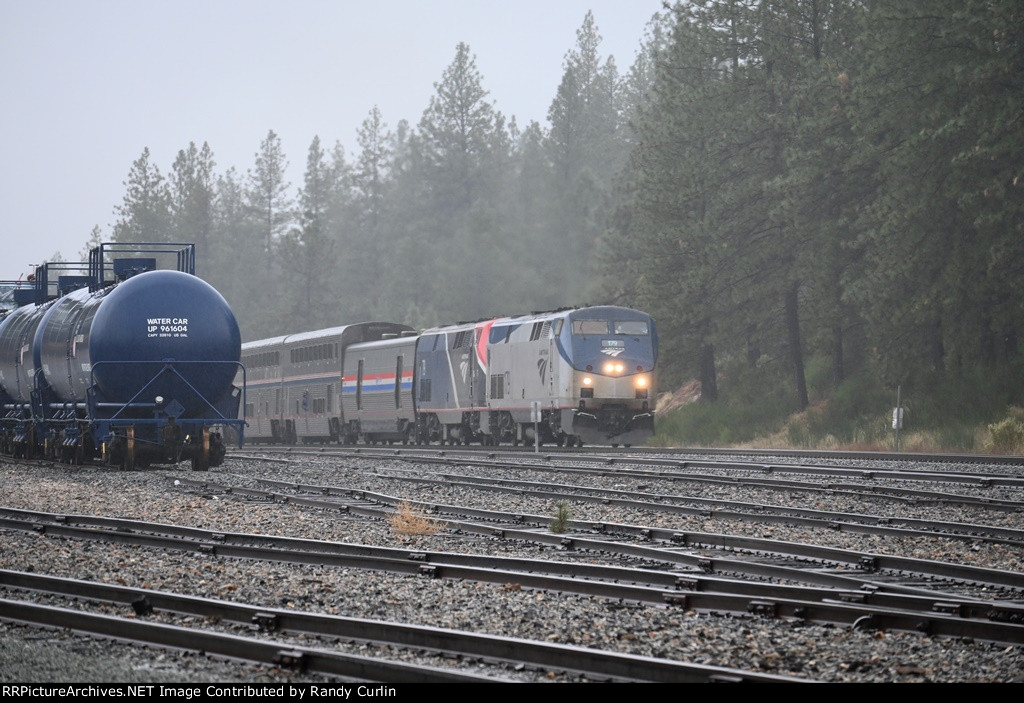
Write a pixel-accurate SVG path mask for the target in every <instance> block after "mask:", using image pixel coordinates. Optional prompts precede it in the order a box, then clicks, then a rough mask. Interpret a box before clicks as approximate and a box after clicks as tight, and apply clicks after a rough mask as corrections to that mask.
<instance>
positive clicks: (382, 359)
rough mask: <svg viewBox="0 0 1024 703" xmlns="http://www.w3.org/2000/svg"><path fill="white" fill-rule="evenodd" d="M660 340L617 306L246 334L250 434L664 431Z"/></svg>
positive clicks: (477, 437)
mask: <svg viewBox="0 0 1024 703" xmlns="http://www.w3.org/2000/svg"><path fill="white" fill-rule="evenodd" d="M657 350H658V339H657V333H656V331H655V328H654V324H653V321H652V320H651V317H650V316H649V315H647V314H646V313H643V312H639V311H637V310H631V309H628V308H621V307H613V306H600V307H588V308H578V309H571V310H559V311H553V312H545V313H533V314H530V315H520V316H515V317H502V318H497V319H492V320H485V321H480V322H473V323H460V324H457V325H450V326H445V327H437V328H434V329H428V330H425V331H423V332H421V333H419V334H417V333H416V332H414V331H413V330H411V329H410V328H408V327H405V326H403V325H393V324H390V323H377V322H373V323H361V324H358V325H349V326H346V327H339V328H333V329H329V330H321V331H318V332H310V333H303V334H301V335H291V336H287V337H278V338H274V339H267V340H260V341H257V342H249V343H247V344H244V345H243V346H242V357H243V358H242V361H243V364H244V365H245V366H246V368H247V369H249V386H250V393H249V400H250V404H249V407H248V408H247V410H248V412H247V413H246V415H247V417H248V419H249V430H248V437H249V439H250V440H256V441H260V440H263V441H272V442H273V441H278V442H297V441H302V442H323V441H337V442H342V443H353V442H356V441H359V440H362V441H366V442H384V441H386V442H394V441H401V442H405V443H408V442H417V443H431V442H441V443H448V444H461V443H469V442H480V443H483V444H497V443H501V442H505V443H512V444H517V443H519V442H531V443H532V442H533V441H535V440H536V439H538V438H536V437H535V436H534V432H535V429H534V428H535V427H536V428H537V430H536V431H538V432H539V433H540V437H539V440H540V441H541V442H547V443H555V444H558V445H563V444H568V445H570V446H572V445H579V444H583V443H601V444H634V443H638V442H641V441H643V440H644V439H646V438H647V437H649V436H650V435H651V434H653V432H654V398H655V376H654V369H655V364H656V361H657Z"/></svg>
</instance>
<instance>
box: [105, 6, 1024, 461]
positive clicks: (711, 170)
mask: <svg viewBox="0 0 1024 703" xmlns="http://www.w3.org/2000/svg"><path fill="white" fill-rule="evenodd" d="M598 20H599V18H595V17H594V16H593V15H591V14H588V15H587V16H586V17H585V18H583V21H582V24H581V26H580V28H579V30H578V32H577V37H576V43H575V45H574V46H572V47H571V48H569V50H568V52H567V53H566V55H565V59H564V64H563V74H562V80H561V84H560V85H559V87H558V90H557V93H556V94H555V95H553V96H552V97H551V103H550V108H549V111H548V116H547V121H546V123H545V124H539V123H536V122H531V123H529V124H524V125H521V124H518V123H517V122H516V120H515V119H514V118H513V117H510V116H508V115H506V114H503V113H502V112H501V111H499V110H498V109H497V106H496V105H495V103H494V102H493V101H491V100H489V92H488V90H487V85H486V78H485V76H482V75H481V74H480V72H479V71H478V70H477V68H476V61H475V56H474V54H473V51H472V50H471V48H470V47H469V46H467V45H466V44H459V45H458V46H457V47H455V52H454V57H453V59H452V61H451V63H450V64H449V65H448V67H447V69H446V70H445V71H444V73H443V75H441V76H439V77H438V80H437V82H436V83H435V84H434V88H435V92H434V94H433V96H432V97H431V99H430V102H429V104H428V105H426V106H425V107H424V110H423V113H422V115H420V116H419V118H418V120H415V121H410V120H409V119H398V120H397V121H391V120H393V119H394V118H393V117H391V116H388V117H386V116H385V115H383V114H381V112H380V110H379V109H377V108H375V107H373V108H371V109H369V111H368V113H367V116H366V119H365V121H364V122H363V123H362V125H361V126H360V127H359V129H358V135H357V137H358V139H357V144H358V150H357V153H353V154H347V153H345V151H344V150H343V149H342V147H341V146H340V145H338V144H335V145H330V144H324V143H322V142H321V141H320V138H319V137H317V136H312V137H311V142H310V145H309V149H308V152H307V153H306V154H305V155H302V156H299V157H296V156H294V155H291V156H289V155H286V154H284V153H282V149H281V144H280V138H279V136H278V135H277V134H276V133H275V132H274V131H273V130H269V131H268V132H267V135H266V138H265V139H264V140H263V141H262V143H260V144H259V145H254V151H255V157H254V161H253V163H252V164H249V165H245V171H244V172H242V171H240V170H238V169H237V168H236V167H234V166H228V167H226V168H222V167H221V165H219V164H217V163H216V160H215V152H214V146H215V145H214V146H211V145H209V144H205V143H204V144H202V145H201V146H197V145H196V144H195V143H192V144H188V145H187V146H184V147H183V148H182V149H181V151H180V152H179V153H178V155H177V158H176V159H175V160H174V162H173V163H172V164H170V165H166V164H164V165H159V164H156V163H153V162H152V160H151V158H150V154H149V151H148V150H145V149H144V150H143V151H142V153H141V155H140V156H139V158H138V159H137V160H136V161H135V162H134V163H132V164H131V165H130V169H129V171H128V175H127V179H126V181H125V187H126V192H125V195H124V199H123V202H122V203H120V204H118V205H116V206H115V208H114V219H115V221H114V223H113V224H112V225H111V226H110V228H109V231H104V230H102V229H101V228H100V227H99V226H97V227H95V228H94V229H93V232H92V234H91V237H90V242H98V241H107V240H113V241H120V242H128V241H175V242H195V243H196V244H197V247H198V250H199V259H200V267H201V268H200V270H199V271H198V273H199V274H200V275H201V276H202V277H203V278H204V279H206V280H208V281H209V282H210V283H211V284H213V285H214V286H215V287H216V288H217V289H218V290H220V291H221V292H222V293H223V294H224V296H225V297H226V298H227V300H228V302H229V303H230V304H231V306H232V308H233V309H234V311H235V313H236V315H237V317H238V319H239V323H240V325H241V327H242V333H243V339H246V340H248V339H257V338H261V337H269V336H276V335H281V334H287V333H292V332H297V331H303V330H311V329H317V328H321V327H330V326H335V325H340V324H345V323H350V322H357V321H362V320H369V319H382V320H390V321H394V322H402V323H407V324H410V325H413V326H418V327H427V326H431V325H436V324H441V323H448V322H455V321H460V320H471V319H479V318H483V317H487V316H498V315H508V314H517V313H522V312H529V311H531V310H547V309H553V308H559V307H565V306H578V305H584V304H616V305H625V306H629V307H635V308H638V309H642V310H646V311H647V312H650V313H651V314H652V315H653V316H654V318H655V320H656V323H657V325H658V330H659V335H660V340H661V352H660V356H659V386H660V388H661V390H662V391H667V390H675V389H677V388H680V387H685V388H687V389H689V392H690V393H691V394H692V396H693V397H694V398H697V397H699V399H700V401H699V402H697V403H693V404H692V405H690V406H687V408H684V409H683V410H681V411H678V412H677V413H674V414H665V415H664V416H663V420H662V421H661V426H662V427H663V430H662V432H661V433H660V435H662V436H663V437H662V439H663V441H666V442H669V441H674V442H680V441H682V442H689V443H693V444H731V443H741V442H748V441H757V438H761V439H762V440H764V439H765V438H768V437H771V438H774V439H773V440H772V441H779V442H781V443H784V444H791V445H813V446H821V445H823V444H828V443H829V442H835V443H838V444H842V445H847V446H861V445H862V446H879V445H883V444H886V443H888V442H890V437H889V436H890V433H891V427H889V426H888V425H887V422H888V421H889V420H891V410H892V406H893V405H894V404H895V400H896V391H897V389H899V390H900V392H901V394H902V398H903V401H902V402H903V404H904V405H905V407H906V408H907V413H908V414H907V418H908V425H910V426H911V427H915V428H918V429H921V430H930V431H932V433H933V434H932V439H931V444H930V445H928V446H936V447H943V448H960V449H983V448H985V446H983V445H986V443H987V444H988V446H989V448H994V449H996V450H1000V449H1002V450H1004V451H1024V424H1022V420H1024V413H1022V411H1020V410H1019V409H1018V408H1017V406H1021V405H1024V349H1022V344H1024V6H1022V5H1021V4H1020V2H1019V0H899V1H898V2H897V1H894V0H710V1H708V0H705V1H704V2H680V3H677V4H674V5H671V6H670V5H668V4H666V6H665V8H664V10H663V11H662V12H660V13H658V14H657V15H656V16H655V17H653V18H652V20H651V22H650V24H649V25H648V29H647V32H646V34H645V36H644V37H642V38H638V45H639V46H640V47H641V48H640V50H639V51H638V52H637V54H636V55H635V57H634V58H635V60H634V61H633V63H632V65H630V66H628V67H625V68H620V67H619V66H618V65H617V63H616V61H615V58H614V57H612V56H604V55H602V51H601V36H600V31H599V27H598ZM406 117H408V116H406ZM291 158H304V159H305V170H304V177H303V181H302V182H301V183H298V184H291V183H288V182H287V180H286V177H285V172H286V169H287V168H288V164H289V159H291ZM678 395H681V394H677V396H678ZM1000 420H1003V422H1002V423H999V422H998V421H1000ZM989 423H992V424H991V425H990V424H989ZM979 427H982V428H986V427H987V428H988V430H987V431H986V432H985V433H984V436H981V435H979V433H978V431H977V429H978V428H979ZM1001 428H1003V429H1001ZM1000 433H1003V434H1007V433H1008V435H1009V437H1010V439H1009V440H1008V441H1009V444H1008V445H1007V446H1000V444H999V442H1000V441H1001V440H1000ZM1015 442H1016V444H1014V443H1015ZM993 443H994V444H993Z"/></svg>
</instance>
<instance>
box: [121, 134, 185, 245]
mask: <svg viewBox="0 0 1024 703" xmlns="http://www.w3.org/2000/svg"><path fill="white" fill-rule="evenodd" d="M124 185H125V187H126V188H127V192H126V193H125V196H124V201H123V202H122V204H121V205H119V206H117V207H115V208H114V214H115V215H116V216H117V221H116V222H115V223H114V227H113V234H112V238H113V240H114V241H116V242H166V241H171V236H170V235H171V217H170V193H169V191H168V188H167V182H166V181H165V180H164V177H163V176H162V175H161V174H160V169H159V168H157V166H156V165H155V164H151V163H150V162H149V147H146V148H145V149H143V150H142V155H141V156H139V158H138V159H136V160H135V161H134V162H133V163H132V168H131V170H130V171H129V172H128V180H127V181H125V183H124Z"/></svg>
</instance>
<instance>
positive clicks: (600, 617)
mask: <svg viewBox="0 0 1024 703" xmlns="http://www.w3.org/2000/svg"><path fill="white" fill-rule="evenodd" d="M440 471H441V470H440V469H438V467H437V466H434V465H428V464H412V463H405V462H397V461H394V460H387V459H372V458H359V459H339V460H331V459H327V458H311V459H309V460H304V459H299V460H294V461H293V462H291V463H269V462H262V461H258V460H250V459H241V458H229V460H228V461H227V462H226V464H225V465H224V466H222V467H220V468H219V469H217V470H211V471H210V472H208V473H205V474H196V473H192V472H189V471H187V470H186V467H185V466H184V465H182V466H180V467H177V468H151V469H146V470H142V471H136V472H122V471H118V470H114V469H111V468H108V467H97V466H86V467H42V466H34V465H26V464H20V465H10V464H7V465H5V466H4V467H3V473H2V476H0V491H2V494H3V500H2V501H0V503H2V504H3V505H4V506H6V507H11V508H19V509H30V510H39V511H45V512H61V513H66V514H89V515H105V516H113V517H122V518H131V519H138V520H150V521H157V522H162V523H169V524H175V525H186V526H191V527H199V528H204V529H215V530H220V531H230V532H243V533H259V534H275V535H284V536H292V537H302V538H308V539H322V540H330V541H337V542H349V543H358V544H375V545H381V546H388V547H397V546H405V547H410V548H415V549H417V550H429V551H450V552H465V553H481V554H483V553H487V554H500V555H503V556H522V557H528V558H546V559H563V560H578V559H583V560H587V561H601V560H603V559H604V557H602V556H601V555H579V554H570V553H567V552H564V551H561V550H558V549H555V548H552V547H550V546H548V547H542V546H538V545H535V544H528V543H523V542H514V541H505V540H499V539H496V538H491V537H485V536H475V535H467V534H453V533H452V531H451V530H442V531H441V532H439V533H438V534H435V535H422V536H402V535H396V534H395V533H394V531H393V530H392V528H391V526H390V525H389V524H388V523H387V522H386V521H383V520H367V519H361V518H356V517H351V516H345V515H342V514H339V513H337V512H333V511H325V510H318V509H310V508H302V507H298V506H295V505H280V504H267V503H260V502H246V501H242V500H237V499H235V498H233V497H232V496H229V495H219V494H217V493H215V492H213V491H210V490H201V489H196V488H193V487H190V486H189V484H188V483H187V482H185V481H178V482H177V483H176V480H179V479H193V480H194V479H205V480H208V481H210V482H213V483H218V484H224V485H231V486H244V487H256V483H255V479H257V478H267V479H275V480H291V481H295V482H300V483H305V484H315V485H331V486H337V487H345V488H355V489H361V490H369V491H375V492H378V493H385V494H388V495H392V496H395V497H398V498H407V499H411V500H423V501H431V502H435V503H444V504H450V505H461V506H467V507H475V508H486V509H491V510H502V511H510V512H516V511H518V512H526V513H534V514H541V515H551V514H552V513H553V503H552V501H550V500H545V499H541V498H537V497H532V496H522V495H515V494H509V493H503V492H498V491H488V490H480V489H474V488H467V487H456V486H441V485H430V484H421V483H417V482H416V481H415V480H412V479H415V478H416V477H417V476H420V477H425V478H426V477H433V476H436V475H437V474H438V473H440ZM447 472H448V473H462V474H467V475H468V474H477V475H487V476H491V477H494V476H501V475H507V477H508V478H515V479H517V480H531V479H535V478H537V477H538V476H543V477H544V478H543V479H541V480H546V481H549V482H558V483H569V482H576V483H578V484H580V485H584V484H585V485H590V486H595V487H609V486H611V485H613V484H614V485H616V486H618V487H622V486H624V485H626V484H628V483H630V481H627V480H625V479H607V478H604V479H602V478H599V477H586V476H574V477H572V478H566V479H562V478H552V476H551V475H550V474H545V473H544V472H537V475H536V476H533V475H531V472H528V471H521V470H520V471H516V470H512V471H507V472H506V473H504V474H503V473H502V471H500V470H497V469H492V468H489V467H488V468H479V469H467V468H460V469H458V470H449V471H447ZM382 474H385V475H382ZM386 474H391V475H392V476H391V477H388V476H386ZM642 485H643V486H644V488H643V490H649V491H657V492H663V493H672V494H675V495H693V496H702V497H708V496H710V495H712V494H713V495H714V496H715V497H723V496H724V495H727V494H728V495H731V497H734V498H736V499H743V500H748V501H751V502H764V503H771V504H775V505H782V504H784V503H785V502H787V501H792V502H793V503H794V504H802V505H804V506H807V505H808V504H809V503H813V504H814V506H815V507H816V508H817V507H822V509H839V510H843V511H851V512H853V511H855V512H862V513H870V514H876V515H883V514H892V515H894V516H895V515H899V514H903V513H902V512H901V511H903V510H904V509H905V506H903V505H901V504H900V503H898V502H894V501H886V500H877V499H871V498H866V499H864V500H863V501H860V502H858V501H857V500H855V499H851V498H850V497H849V496H838V497H836V502H835V505H834V507H833V505H832V503H831V499H830V497H829V496H828V495H827V493H824V492H823V493H822V494H821V495H820V496H816V497H815V498H814V499H813V501H809V500H808V498H807V496H806V495H800V494H792V495H789V494H787V493H785V492H773V491H767V492H764V491H758V492H757V493H756V494H752V493H750V492H746V493H744V492H743V489H742V488H736V489H734V490H733V491H731V492H730V489H729V488H727V487H722V486H716V487H714V489H713V490H711V489H703V488H700V487H697V486H693V485H691V484H687V483H679V484H671V483H668V482H666V483H665V484H664V485H659V482H658V481H654V480H647V479H645V480H644V481H643V482H642ZM627 487H628V488H633V487H634V486H627ZM572 511H573V519H578V520H587V521H594V522H618V523H627V524H634V525H649V526H657V527H671V528H674V529H680V530H690V531H707V532H719V533H727V532H728V533H736V534H745V535H750V536H758V537H770V538H771V539H779V540H791V541H797V542H803V543H813V544H822V545H828V546H836V547H843V548H847V549H859V550H864V551H869V552H875V553H890V554H899V555H904V556H915V557H917V558H922V559H940V560H944V561H953V562H957V563H965V564H972V565H976V566H985V567H989V568H998V569H1004V570H1013V571H1020V570H1022V566H1021V558H1022V557H1021V555H1020V554H1019V553H1018V550H1014V549H1011V548H1008V547H1006V546H1005V545H999V544H987V543H971V542H965V541H964V540H954V539H945V538H942V537H935V538H914V539H905V540H903V539H894V538H885V539H879V538H877V537H872V536H862V535H855V534H848V533H837V532H835V531H830V530H825V529H822V530H815V529H809V528H807V527H795V526H787V525H777V524H767V523H757V522H750V521H725V520H717V519H709V518H706V517H699V516H698V517H690V516H680V515H672V514H668V513H665V514H658V513H656V512H653V511H650V510H637V509H626V508H622V509H620V508H614V507H611V506H604V505H601V504H599V503H583V502H576V503H573V504H572ZM887 511H888V512H887ZM913 513H914V515H915V516H921V515H926V516H927V517H928V518H929V519H936V516H942V515H944V516H945V517H946V519H949V520H950V521H957V522H970V523H979V524H999V525H1001V526H1004V527H1011V528H1016V529H1021V528H1022V524H1021V523H1024V516H1021V515H1020V514H1019V513H1000V512H994V511H985V510H975V509H970V508H956V512H955V514H953V513H951V512H950V511H948V510H947V511H945V512H943V509H942V508H934V509H933V508H928V507H924V506H914V509H913ZM0 539H2V541H3V549H2V552H0V568H4V569H13V570H20V571H34V572H37V573H45V574H52V575H56V576H65V577H70V578H80V579H88V580H94V581H100V582H106V583H116V584H123V585H128V586H133V587H139V588H151V589H157V590H165V591H175V592H180V593H186V594H191V595H196V596H202V597H208V598H220V599H225V600H232V601H239V602H246V603H253V604H260V605H263V606H264V607H268V608H270V607H273V608H294V609H299V610H307V611H314V612H325V613H331V614H336V615H344V616H351V617H360V618H373V619H379V620H388V621H400V622H411V623H422V624H428V625H432V626H436V627H445V628H454V629H462V630H469V631H473V632H483V633H491V634H497V635H504V636H508V637H520V638H527V639H534V640H540V641H545V642H557V643H563V644H572V645H580V646H586V647H596V648H600V649H607V650H612V651H621V652H630V653H636V654H642V655H646V656H653V657H661V658H667V659H672V660H678V661H687V662H693V663H700V664H708V665H714V666H721V667H731V668H738V669H745V670H750V671H757V672H767V673H775V674H781V675H787V676H795V677H799V678H805V679H808V680H817V681H862V682H889V681H907V682H915V681H1012V680H1016V679H1018V678H1019V677H1020V676H1021V672H1024V648H1021V647H1015V646H1006V645H995V644H988V643H982V642H967V641H960V640H950V639H943V638H937V637H928V636H925V635H921V634H916V633H902V632H870V631H851V630H849V629H847V628H841V627H829V626H821V625H804V624H794V623H789V622H785V621H780V620H768V619H762V618H755V617H748V616H729V615H714V614H706V613H696V612H692V611H683V610H681V609H677V608H671V607H650V606H647V607H641V606H636V605H631V604H624V603H619V602H613V601H608V600H604V599H600V598H592V597H584V596H577V595H567V594H558V593H549V592H543V593H542V592H535V591H530V590H528V589H523V588H519V587H517V585H515V584H505V585H492V584H482V583H476V582H470V581H453V580H447V579H433V580H432V579H423V578H414V577H404V576H398V575H393V574H386V573H380V572H371V571H362V570H357V569H347V568H328V567H322V566H302V565H286V564H274V563H266V562H252V561H245V560H237V559H227V558H220V557H213V556H209V555H199V554H195V553H190V552H184V551H172V550H159V549H152V548H146V547H132V546H117V545H99V544H95V543H87V542H80V541H77V540H70V539H64V538H55V537H49V536H45V535H27V534H22V533H15V532H8V531H3V532H0ZM5 597H8V598H14V597H18V598H27V597H28V596H25V595H16V594H13V592H6V593H5ZM315 646H325V645H324V644H323V643H319V644H316V645H315ZM364 653H365V652H364ZM378 654H379V655H380V656H385V655H384V654H382V653H378ZM387 656H389V657H405V656H413V655H410V654H404V653H403V654H396V653H393V652H392V653H388V654H387ZM507 673H508V672H505V674H502V673H497V674H495V675H506V674H507ZM229 678H230V679H232V680H238V681H252V682H259V681H275V680H280V679H282V678H292V679H295V678H296V677H295V675H293V674H289V673H288V672H282V671H279V670H276V669H274V668H273V667H256V666H243V665H239V664H235V663H228V662H218V661H215V660H212V659H209V658H206V657H203V656H199V655H194V654H184V653H174V652H163V651H158V650H148V649H146V650H143V649H140V648H134V647H129V646H127V645H122V644H116V643H111V642H104V641H98V640H93V639H89V638H84V637H77V636H72V635H70V634H68V633H66V632H62V631H47V630H42V629H35V628H26V627H21V626H14V625H0V680H2V681H35V682H43V681H58V680H73V681H120V682H136V681H223V680H227V679H229ZM314 678H315V677H314ZM297 680H301V677H299V679H297ZM521 680H556V681H558V680H565V679H564V678H562V677H559V676H549V675H547V674H545V673H543V672H539V673H538V672H534V673H529V674H524V675H523V678H522V679H521Z"/></svg>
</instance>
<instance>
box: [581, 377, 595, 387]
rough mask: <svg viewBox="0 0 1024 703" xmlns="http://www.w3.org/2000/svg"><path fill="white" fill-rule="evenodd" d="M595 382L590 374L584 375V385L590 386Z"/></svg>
mask: <svg viewBox="0 0 1024 703" xmlns="http://www.w3.org/2000/svg"><path fill="white" fill-rule="evenodd" d="M593 382H594V379H592V378H591V377H590V376H584V377H583V385H584V386H589V385H590V384H592V383H593Z"/></svg>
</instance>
